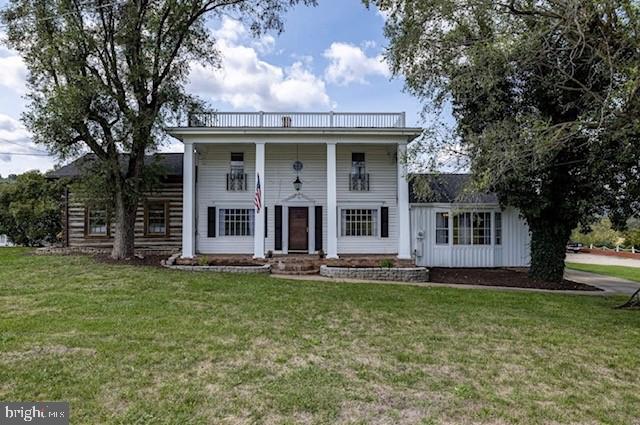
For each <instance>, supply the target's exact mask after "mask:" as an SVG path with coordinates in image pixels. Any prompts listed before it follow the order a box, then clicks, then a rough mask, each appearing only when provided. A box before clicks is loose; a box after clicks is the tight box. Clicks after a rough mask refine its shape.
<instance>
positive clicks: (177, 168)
mask: <svg viewBox="0 0 640 425" xmlns="http://www.w3.org/2000/svg"><path fill="white" fill-rule="evenodd" d="M120 159H121V163H122V165H123V166H124V161H122V160H123V159H124V155H121V156H120ZM95 160H96V156H95V155H94V154H86V155H84V156H81V157H80V158H78V159H76V160H75V161H73V162H70V163H69V164H67V165H65V166H63V167H60V168H58V169H57V170H54V171H51V172H49V173H47V177H49V178H52V179H59V178H63V177H69V178H74V177H79V176H80V175H81V174H82V171H83V170H84V169H86V168H88V167H90V166H91V164H92V163H93V161H95ZM154 161H157V164H158V165H160V166H161V167H163V170H164V173H165V175H166V176H173V177H175V176H182V154H181V153H156V154H154V155H148V156H147V159H146V163H147V164H151V163H153V162H154Z"/></svg>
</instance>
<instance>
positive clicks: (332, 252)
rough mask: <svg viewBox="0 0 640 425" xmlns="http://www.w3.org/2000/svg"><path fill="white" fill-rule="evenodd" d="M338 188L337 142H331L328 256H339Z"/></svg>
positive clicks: (328, 168) (328, 149)
mask: <svg viewBox="0 0 640 425" xmlns="http://www.w3.org/2000/svg"><path fill="white" fill-rule="evenodd" d="M336 189H337V188H336V143H335V142H329V143H327V258H338V217H337V216H338V210H337V208H338V205H337V201H336ZM321 237H322V236H321Z"/></svg>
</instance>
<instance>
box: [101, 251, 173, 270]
mask: <svg viewBox="0 0 640 425" xmlns="http://www.w3.org/2000/svg"><path fill="white" fill-rule="evenodd" d="M93 257H94V258H95V260H96V261H97V262H99V263H105V264H114V265H117V266H155V267H161V266H162V265H161V264H160V262H161V261H162V260H166V259H167V258H168V256H167V255H145V256H144V257H143V258H139V257H133V258H128V259H126V260H114V259H113V258H111V256H110V255H109V254H96V255H94V256H93Z"/></svg>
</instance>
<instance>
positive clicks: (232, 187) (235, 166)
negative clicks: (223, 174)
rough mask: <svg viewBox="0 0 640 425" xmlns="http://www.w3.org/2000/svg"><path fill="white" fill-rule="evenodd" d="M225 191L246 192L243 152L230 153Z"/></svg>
mask: <svg viewBox="0 0 640 425" xmlns="http://www.w3.org/2000/svg"><path fill="white" fill-rule="evenodd" d="M227 190H228V191H232V192H237V191H244V190H247V175H246V174H245V172H244V152H231V161H230V162H229V174H227Z"/></svg>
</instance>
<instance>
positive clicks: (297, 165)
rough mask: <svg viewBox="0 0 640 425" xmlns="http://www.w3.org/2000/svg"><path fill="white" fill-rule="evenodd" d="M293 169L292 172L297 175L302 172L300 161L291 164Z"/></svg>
mask: <svg viewBox="0 0 640 425" xmlns="http://www.w3.org/2000/svg"><path fill="white" fill-rule="evenodd" d="M293 169H294V171H296V172H298V173H299V172H300V171H302V161H295V162H294V163H293Z"/></svg>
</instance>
